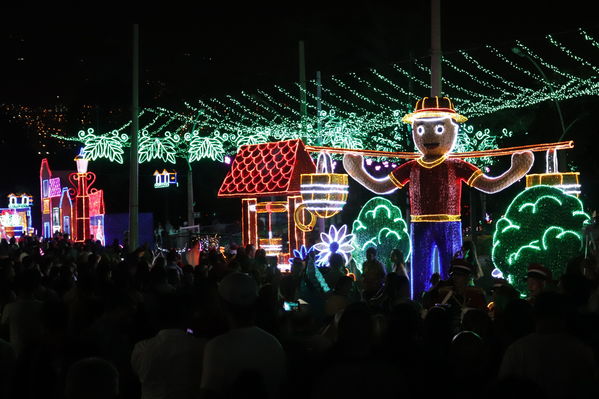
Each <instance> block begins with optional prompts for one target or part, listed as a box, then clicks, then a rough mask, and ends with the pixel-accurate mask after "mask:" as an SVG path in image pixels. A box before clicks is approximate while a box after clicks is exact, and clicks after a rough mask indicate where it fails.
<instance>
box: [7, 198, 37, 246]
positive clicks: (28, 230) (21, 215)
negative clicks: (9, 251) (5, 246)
mask: <svg viewBox="0 0 599 399" xmlns="http://www.w3.org/2000/svg"><path fill="white" fill-rule="evenodd" d="M32 205H33V197H32V196H31V195H29V194H12V193H11V194H9V195H8V208H0V238H6V239H8V238H11V237H16V238H18V237H21V236H22V235H24V234H33V227H32V226H31V206H32Z"/></svg>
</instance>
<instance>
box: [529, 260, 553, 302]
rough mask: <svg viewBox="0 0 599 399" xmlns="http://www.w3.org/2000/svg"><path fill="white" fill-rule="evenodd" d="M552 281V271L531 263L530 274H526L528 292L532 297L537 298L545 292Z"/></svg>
mask: <svg viewBox="0 0 599 399" xmlns="http://www.w3.org/2000/svg"><path fill="white" fill-rule="evenodd" d="M551 280H552V276H551V270H549V269H547V268H546V267H545V266H543V265H541V264H539V263H531V264H530V265H529V266H528V273H526V284H527V286H528V292H529V293H530V296H532V297H536V296H538V295H539V294H540V293H541V292H543V290H544V289H545V286H546V285H547V283H548V282H550V281H551Z"/></svg>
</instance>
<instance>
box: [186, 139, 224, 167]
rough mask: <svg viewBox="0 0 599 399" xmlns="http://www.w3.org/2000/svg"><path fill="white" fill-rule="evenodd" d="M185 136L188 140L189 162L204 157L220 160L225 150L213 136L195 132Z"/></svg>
mask: <svg viewBox="0 0 599 399" xmlns="http://www.w3.org/2000/svg"><path fill="white" fill-rule="evenodd" d="M185 136H186V137H185V139H186V140H188V141H189V162H193V161H199V160H200V159H204V158H209V159H212V160H213V161H221V162H222V160H223V156H224V155H225V150H224V149H223V143H222V142H221V141H220V140H218V139H216V138H214V137H202V136H199V135H198V133H197V132H193V134H186V135H185Z"/></svg>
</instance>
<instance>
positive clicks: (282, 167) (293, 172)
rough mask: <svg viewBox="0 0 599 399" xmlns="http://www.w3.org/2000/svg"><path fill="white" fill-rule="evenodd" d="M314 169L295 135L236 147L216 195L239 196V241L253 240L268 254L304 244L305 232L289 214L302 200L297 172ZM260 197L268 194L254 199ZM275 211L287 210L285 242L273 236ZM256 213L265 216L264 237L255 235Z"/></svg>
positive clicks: (292, 212)
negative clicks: (290, 137) (293, 138)
mask: <svg viewBox="0 0 599 399" xmlns="http://www.w3.org/2000/svg"><path fill="white" fill-rule="evenodd" d="M315 170H316V166H315V165H314V162H313V161H312V158H311V157H310V155H309V154H308V152H307V151H306V148H305V146H304V143H303V142H302V141H301V140H299V139H296V140H288V141H280V142H274V143H264V144H252V145H244V146H241V147H239V152H238V153H237V155H236V156H235V160H234V161H233V163H232V165H231V170H230V171H229V173H227V176H226V177H225V180H224V181H223V184H222V185H221V187H220V189H219V191H218V196H219V197H235V198H241V210H242V216H241V227H242V245H244V246H245V245H248V244H254V245H256V246H257V247H261V248H264V249H265V250H266V251H267V254H268V255H280V254H283V253H285V252H286V253H287V254H288V253H290V252H292V251H293V250H294V249H299V248H300V247H301V245H304V244H305V241H306V237H305V234H306V233H305V232H304V231H302V230H300V229H299V228H298V227H297V226H296V223H295V220H294V217H293V215H294V213H295V210H296V209H297V207H298V206H299V205H300V204H301V203H302V198H301V196H300V175H301V174H302V173H314V172H315ZM264 197H270V198H269V200H268V201H261V202H258V199H259V198H264ZM277 197H278V198H277ZM275 213H286V214H287V215H286V216H287V241H286V242H284V240H283V238H284V237H273V231H272V225H271V221H272V215H273V214H275ZM258 214H266V216H267V222H266V226H265V227H266V231H267V233H266V236H267V237H264V238H259V234H258ZM301 217H302V218H303V217H304V215H302V216H301ZM301 221H302V222H304V221H303V220H301ZM284 244H286V245H284ZM285 247H286V248H285Z"/></svg>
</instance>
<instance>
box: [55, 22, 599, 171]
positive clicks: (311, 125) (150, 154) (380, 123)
mask: <svg viewBox="0 0 599 399" xmlns="http://www.w3.org/2000/svg"><path fill="white" fill-rule="evenodd" d="M513 49H517V52H514V51H513ZM598 51H599V42H598V41H597V40H596V39H595V38H594V36H593V35H592V34H591V33H589V32H588V31H585V30H583V29H579V30H577V31H575V32H572V33H568V34H563V35H562V34H560V35H547V36H546V37H545V38H544V39H543V41H542V42H535V43H534V46H533V44H525V43H522V42H520V41H516V42H515V43H514V44H512V45H510V46H509V47H505V48H504V47H502V48H497V47H493V46H485V47H483V48H480V49H476V50H468V51H466V50H462V51H458V52H455V53H452V54H445V55H444V57H443V64H444V65H443V70H444V78H443V85H444V87H445V88H446V89H447V90H449V91H451V92H452V95H451V96H452V98H453V99H454V100H455V102H456V104H458V105H459V112H460V113H462V114H465V115H468V116H469V118H470V119H471V121H473V122H472V124H470V125H469V124H465V125H463V126H462V129H463V130H465V133H467V134H461V135H460V139H459V141H458V143H457V147H456V148H457V150H458V151H461V152H465V151H474V150H489V149H493V148H497V146H499V145H501V142H502V141H503V140H505V139H508V138H510V137H512V136H515V135H516V134H518V135H521V134H524V132H520V133H513V132H512V131H510V130H509V129H506V128H504V129H499V130H498V131H494V132H492V131H491V130H490V129H487V128H480V127H477V126H481V125H483V124H484V121H481V119H479V118H480V117H483V116H486V115H490V114H493V113H496V112H498V111H501V110H514V109H518V108H525V107H530V106H533V105H536V104H539V103H542V102H547V101H563V100H568V99H572V98H580V97H583V96H592V95H597V94H599V75H598V74H597V73H596V71H597V70H599V65H595V64H594V63H593V62H592V58H590V57H588V56H587V55H586V54H589V53H593V52H598ZM516 53H519V54H516ZM523 54H524V55H525V56H526V57H527V58H528V57H529V58H530V59H533V60H535V62H537V63H538V64H539V65H542V67H543V68H545V69H546V70H547V74H548V75H550V76H551V82H550V84H548V82H547V81H546V79H545V77H544V76H541V75H540V74H539V73H538V71H537V70H536V69H535V67H534V65H533V64H532V63H531V62H530V61H529V60H527V59H525V58H524V57H522V55H523ZM541 54H542V55H541ZM580 54H585V56H584V57H583V56H581V55H580ZM424 64H425V62H424V60H415V61H414V62H413V63H409V64H393V65H391V66H389V67H386V68H378V69H374V68H371V69H369V70H367V71H364V72H361V73H349V74H346V75H339V76H331V77H329V78H326V77H325V79H323V80H322V82H321V89H322V93H323V94H322V97H321V99H320V100H321V105H322V110H319V109H318V107H317V96H316V95H315V94H314V93H315V92H316V88H317V85H318V83H317V82H316V81H314V80H313V81H309V82H308V85H307V87H306V89H303V88H302V87H301V85H299V84H297V85H296V86H295V87H293V88H292V89H288V88H284V87H281V86H279V85H275V86H274V87H273V88H272V89H271V90H270V91H267V90H257V91H256V92H255V93H248V92H245V91H242V92H241V93H240V95H239V96H237V97H233V96H230V95H229V96H224V97H221V98H211V99H205V100H197V101H194V102H184V104H183V107H182V108H181V109H179V110H177V111H173V110H169V109H165V108H161V107H155V108H146V109H144V110H142V111H141V112H140V140H139V151H140V156H139V161H140V162H147V161H152V160H155V159H160V160H162V161H164V162H168V163H175V160H176V159H177V158H178V157H179V158H184V159H186V160H187V161H189V162H193V161H196V160H200V159H212V160H218V161H222V160H223V159H224V157H225V155H226V154H233V153H236V152H237V151H236V150H237V148H238V147H239V146H242V145H252V144H259V143H264V142H270V141H283V140H292V139H297V138H301V139H302V140H303V141H304V143H305V144H307V145H315V146H316V145H320V146H329V147H340V148H357V149H360V148H368V149H372V150H378V151H393V152H397V151H411V150H412V144H411V140H410V131H409V129H410V127H409V126H404V125H403V124H401V122H400V119H401V116H403V115H404V114H405V113H406V112H408V111H409V110H410V109H411V107H412V104H413V103H414V100H415V99H418V98H420V97H421V93H422V92H427V91H428V90H429V83H428V81H429V77H430V70H429V68H428V67H426V66H425V65H424ZM383 69H384V70H383ZM298 90H299V91H304V92H305V94H306V98H307V103H306V107H307V109H308V115H307V116H302V115H301V114H300V113H299V112H298V111H297V110H298V109H299V108H300V101H301V100H300V96H298V95H296V94H295V93H298ZM130 124H131V122H127V123H126V124H124V125H122V126H121V127H119V128H117V129H114V130H112V131H110V132H107V133H96V132H94V131H93V130H90V129H87V130H82V131H81V132H80V133H79V135H78V136H77V137H73V138H67V137H64V136H57V135H54V137H58V138H60V139H61V140H74V141H79V142H82V143H83V144H84V145H85V147H86V152H87V153H88V154H89V156H90V159H98V158H105V159H109V160H111V161H116V162H122V154H123V152H124V150H123V149H124V148H125V147H128V146H129V143H128V141H129V140H128V137H127V135H126V134H125V132H126V131H127V129H129V127H130ZM472 162H474V163H476V164H477V166H479V167H482V166H490V165H491V164H492V163H493V162H494V160H493V158H478V159H473V160H472Z"/></svg>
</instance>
